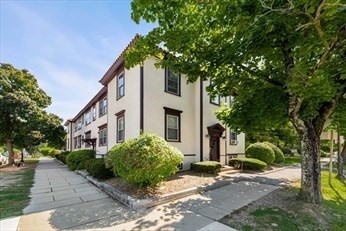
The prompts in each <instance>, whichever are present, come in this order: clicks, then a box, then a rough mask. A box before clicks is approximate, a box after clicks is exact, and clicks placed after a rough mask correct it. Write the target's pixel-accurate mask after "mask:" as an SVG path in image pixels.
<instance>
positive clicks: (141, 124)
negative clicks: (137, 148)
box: [139, 66, 144, 134]
mask: <svg viewBox="0 0 346 231" xmlns="http://www.w3.org/2000/svg"><path fill="white" fill-rule="evenodd" d="M139 84H140V86H139V87H140V88H139V98H140V101H139V134H142V132H143V131H144V66H141V67H140V72H139Z"/></svg>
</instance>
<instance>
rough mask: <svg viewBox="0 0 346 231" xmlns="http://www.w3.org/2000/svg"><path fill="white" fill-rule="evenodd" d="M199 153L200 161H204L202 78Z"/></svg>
mask: <svg viewBox="0 0 346 231" xmlns="http://www.w3.org/2000/svg"><path fill="white" fill-rule="evenodd" d="M199 120H200V121H199V123H200V124H199V126H200V127H199V134H200V137H199V151H200V161H203V79H202V77H200V83H199Z"/></svg>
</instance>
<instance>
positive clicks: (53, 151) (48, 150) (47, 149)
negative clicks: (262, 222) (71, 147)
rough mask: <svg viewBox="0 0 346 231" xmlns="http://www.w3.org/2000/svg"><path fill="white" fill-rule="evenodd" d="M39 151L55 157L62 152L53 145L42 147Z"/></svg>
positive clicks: (44, 154)
mask: <svg viewBox="0 0 346 231" xmlns="http://www.w3.org/2000/svg"><path fill="white" fill-rule="evenodd" d="M39 152H40V153H41V154H42V155H43V156H50V157H53V158H54V157H55V155H58V154H59V153H60V151H59V150H57V149H55V148H51V147H40V148H39Z"/></svg>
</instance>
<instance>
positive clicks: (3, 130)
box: [0, 64, 65, 148]
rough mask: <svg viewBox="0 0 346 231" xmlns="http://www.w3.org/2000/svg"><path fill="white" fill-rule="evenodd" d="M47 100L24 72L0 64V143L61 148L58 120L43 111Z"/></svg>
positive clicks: (49, 102) (32, 78)
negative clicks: (41, 144) (45, 143)
mask: <svg viewBox="0 0 346 231" xmlns="http://www.w3.org/2000/svg"><path fill="white" fill-rule="evenodd" d="M50 104H51V98H50V97H49V96H48V95H47V94H46V93H45V92H44V91H43V90H42V89H41V88H40V87H39V86H38V83H37V80H36V79H35V77H34V76H33V75H32V74H30V73H29V71H27V70H18V69H16V68H14V67H13V66H12V65H10V64H0V143H8V142H10V143H12V144H15V145H16V146H17V147H21V148H23V147H29V146H32V145H37V144H39V143H40V142H49V143H52V146H54V147H58V148H61V146H62V145H63V144H64V141H63V140H64V136H65V131H64V129H63V127H62V126H61V122H62V119H61V118H59V117H58V116H56V115H54V114H48V113H47V112H46V111H45V108H47V107H48V106H49V105H50Z"/></svg>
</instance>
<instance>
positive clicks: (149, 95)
mask: <svg viewBox="0 0 346 231" xmlns="http://www.w3.org/2000/svg"><path fill="white" fill-rule="evenodd" d="M154 63H155V59H154V58H149V59H148V60H147V61H146V62H145V63H144V131H150V132H153V133H155V134H157V135H159V136H161V137H165V110H164V107H168V108H172V109H175V110H179V111H182V113H181V115H180V116H181V117H180V123H181V131H180V134H181V142H169V143H170V144H171V145H173V146H175V147H177V148H178V149H179V150H180V151H181V152H182V153H183V154H184V165H183V169H188V168H190V164H189V163H191V162H194V159H195V156H196V149H195V145H194V143H195V136H196V134H195V105H196V103H195V86H194V84H186V79H185V78H184V77H183V76H181V81H180V82H181V88H180V96H177V95H174V94H170V93H167V92H165V73H164V69H158V68H156V67H155V66H154Z"/></svg>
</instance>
